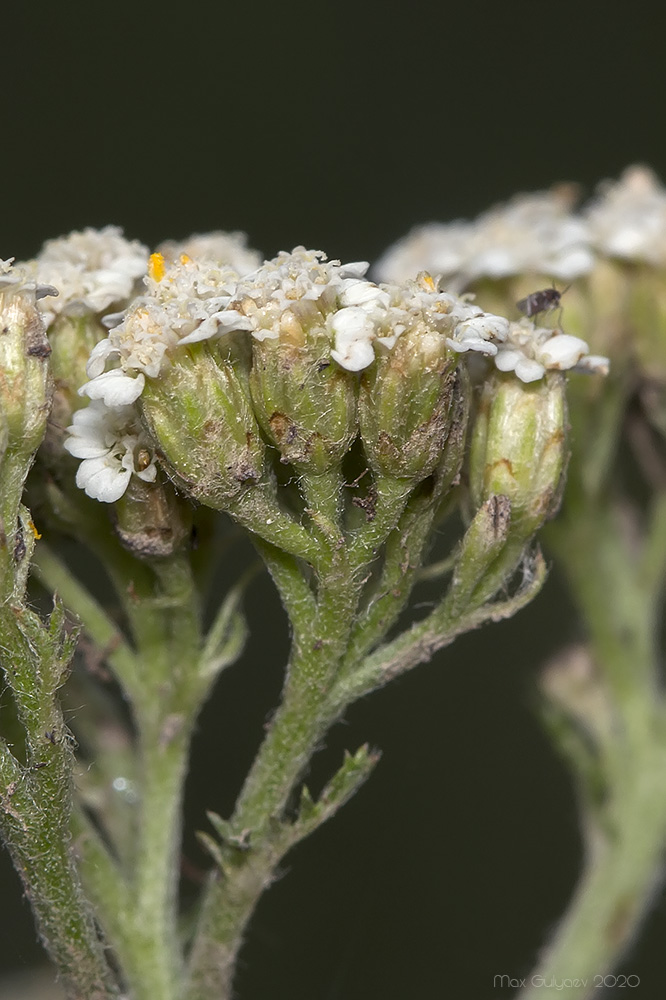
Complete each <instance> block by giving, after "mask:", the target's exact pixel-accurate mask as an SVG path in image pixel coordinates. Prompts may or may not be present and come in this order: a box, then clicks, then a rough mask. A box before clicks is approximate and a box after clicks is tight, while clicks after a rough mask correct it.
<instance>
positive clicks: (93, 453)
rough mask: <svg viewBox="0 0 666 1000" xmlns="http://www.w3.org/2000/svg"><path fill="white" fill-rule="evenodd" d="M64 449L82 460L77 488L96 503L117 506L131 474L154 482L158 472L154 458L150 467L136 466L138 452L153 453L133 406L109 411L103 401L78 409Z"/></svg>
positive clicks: (77, 477)
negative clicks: (116, 503)
mask: <svg viewBox="0 0 666 1000" xmlns="http://www.w3.org/2000/svg"><path fill="white" fill-rule="evenodd" d="M67 430H68V432H69V437H68V438H67V439H66V441H65V448H66V450H67V451H68V452H69V453H70V455H73V456H74V457H75V458H80V459H82V462H81V464H80V465H79V468H78V469H77V473H76V485H77V486H78V487H79V488H80V489H82V490H84V491H85V492H86V494H87V495H88V496H89V497H91V498H92V499H93V500H99V501H101V502H102V503H115V502H116V501H117V500H119V499H120V498H121V497H122V496H123V494H124V493H125V490H126V489H127V486H128V484H129V481H130V479H131V477H132V475H136V476H138V477H139V479H142V480H143V481H144V482H154V481H155V478H156V475H157V469H156V466H155V456H154V455H152V457H151V460H150V462H149V464H148V465H147V466H145V467H144V466H143V464H142V465H141V467H139V466H138V465H137V464H136V458H135V456H136V455H137V454H138V452H139V451H143V452H147V453H149V454H150V453H151V444H150V441H149V440H148V439H147V437H146V435H145V432H144V431H143V429H142V427H141V424H140V421H139V419H138V415H137V413H136V410H135V409H134V407H133V406H121V407H114V408H109V407H107V406H106V405H105V404H104V403H103V402H102V401H101V400H96V401H94V402H92V403H90V404H89V405H88V406H87V407H85V409H82V410H77V411H76V413H75V414H74V416H73V418H72V424H71V426H70V427H68V428H67Z"/></svg>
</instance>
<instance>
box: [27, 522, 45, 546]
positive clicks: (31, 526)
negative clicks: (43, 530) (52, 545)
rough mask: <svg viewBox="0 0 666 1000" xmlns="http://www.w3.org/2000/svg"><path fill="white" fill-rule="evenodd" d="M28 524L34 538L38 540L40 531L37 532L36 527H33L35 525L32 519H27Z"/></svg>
mask: <svg viewBox="0 0 666 1000" xmlns="http://www.w3.org/2000/svg"><path fill="white" fill-rule="evenodd" d="M28 524H29V525H30V530H31V531H32V533H33V535H34V536H35V539H36V540H37V541H39V539H40V538H41V537H42V536H41V535H40V533H39V532H38V531H37V528H36V527H35V525H34V524H33V522H32V521H28Z"/></svg>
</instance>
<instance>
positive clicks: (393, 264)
mask: <svg viewBox="0 0 666 1000" xmlns="http://www.w3.org/2000/svg"><path fill="white" fill-rule="evenodd" d="M572 195H573V192H572V190H571V189H570V188H567V187H559V188H555V189H554V190H553V191H549V192H541V193H537V194H530V195H520V196H518V197H516V198H514V199H513V200H511V201H510V202H508V203H507V204H506V205H500V206H497V207H495V208H493V209H491V210H490V211H488V212H485V213H484V214H483V215H480V216H479V217H478V219H476V220H475V221H473V222H454V223H451V224H448V225H444V224H438V223H431V224H430V225H425V226H420V227H418V228H416V229H414V230H413V231H412V232H411V233H409V234H408V235H407V236H406V237H404V238H403V239H401V240H399V241H398V242H397V243H395V244H394V245H393V246H392V247H391V248H390V249H389V250H388V251H387V252H386V253H385V254H384V256H383V257H382V258H381V260H379V261H378V263H377V265H376V268H375V271H376V275H377V277H378V278H379V279H380V280H385V281H401V280H403V279H404V278H405V277H407V276H408V275H410V274H414V273H415V272H416V271H418V270H428V271H430V272H431V273H432V274H434V275H437V276H438V277H441V278H443V279H444V281H445V283H446V284H447V287H449V288H456V289H464V288H467V287H469V285H470V284H472V283H473V282H474V281H478V280H479V279H481V278H490V279H493V280H497V279H501V278H507V277H512V276H515V275H521V274H540V275H547V276H549V277H550V278H551V279H557V280H560V281H566V282H570V281H573V280H574V279H576V278H578V277H581V276H582V275H584V274H587V273H589V272H590V271H591V270H592V268H593V267H594V264H595V261H596V260H597V259H598V258H599V257H600V256H607V257H617V258H621V259H624V260H629V261H636V262H641V261H643V262H647V263H649V264H653V265H663V264H664V263H666V189H664V188H663V187H662V186H661V185H660V183H659V181H658V180H657V178H656V177H655V175H654V174H653V173H652V172H651V171H650V170H648V169H647V168H646V167H631V168H629V169H628V170H626V171H625V173H624V174H623V176H622V177H621V179H620V180H619V181H617V182H606V183H604V184H602V185H600V188H599V192H598V195H597V197H596V198H595V199H594V200H593V201H592V202H591V204H590V205H589V206H588V207H587V208H586V209H585V210H584V211H583V212H581V213H574V212H573V211H572V208H573V197H572Z"/></svg>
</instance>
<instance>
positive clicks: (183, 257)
mask: <svg viewBox="0 0 666 1000" xmlns="http://www.w3.org/2000/svg"><path fill="white" fill-rule="evenodd" d="M191 261H192V258H191V257H190V256H189V255H188V254H186V253H181V255H180V262H181V264H189V263H191Z"/></svg>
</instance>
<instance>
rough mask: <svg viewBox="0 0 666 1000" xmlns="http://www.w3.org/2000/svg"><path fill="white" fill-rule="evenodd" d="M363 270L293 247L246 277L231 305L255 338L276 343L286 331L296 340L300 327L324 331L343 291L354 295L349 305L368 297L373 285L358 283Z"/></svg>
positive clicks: (363, 265) (360, 265) (360, 266)
mask: <svg viewBox="0 0 666 1000" xmlns="http://www.w3.org/2000/svg"><path fill="white" fill-rule="evenodd" d="M367 269H368V264H367V263H366V262H365V261H363V262H359V263H354V264H341V263H340V261H339V260H331V261H329V260H328V259H327V257H326V254H325V253H323V252H322V251H321V250H306V249H305V247H296V249H295V250H293V251H292V252H291V253H286V252H284V251H283V252H281V253H279V254H278V255H277V257H275V258H274V259H273V260H268V261H266V262H265V263H264V264H263V265H262V267H260V268H258V269H257V270H256V271H254V272H253V273H252V274H248V275H246V276H245V278H243V280H242V281H241V282H239V285H238V288H237V290H236V299H235V303H234V304H235V307H236V308H237V309H238V310H239V311H240V313H241V314H242V315H243V316H244V317H245V318H246V320H247V322H248V324H249V329H250V331H251V333H252V335H253V337H255V338H256V339H257V340H267V339H269V340H277V339H278V338H279V337H280V336H281V334H282V333H285V332H287V331H290V332H291V334H292V335H295V336H297V335H298V332H299V330H300V332H301V334H302V331H303V329H304V328H308V327H323V326H324V325H325V324H326V321H327V318H328V317H329V316H330V315H331V313H333V312H334V311H335V310H336V309H338V308H339V306H340V305H341V304H343V302H342V299H343V297H344V295H345V293H349V294H350V295H351V296H352V298H353V297H354V296H356V298H354V302H356V301H357V300H358V301H360V300H361V299H364V300H365V301H366V302H367V301H368V299H369V298H372V296H373V295H374V294H375V290H376V289H377V286H376V285H374V284H372V283H371V282H366V281H362V280H361V279H362V278H363V275H364V274H365V272H366V271H367ZM352 289H354V291H353V292H352ZM350 304H351V300H350Z"/></svg>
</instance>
